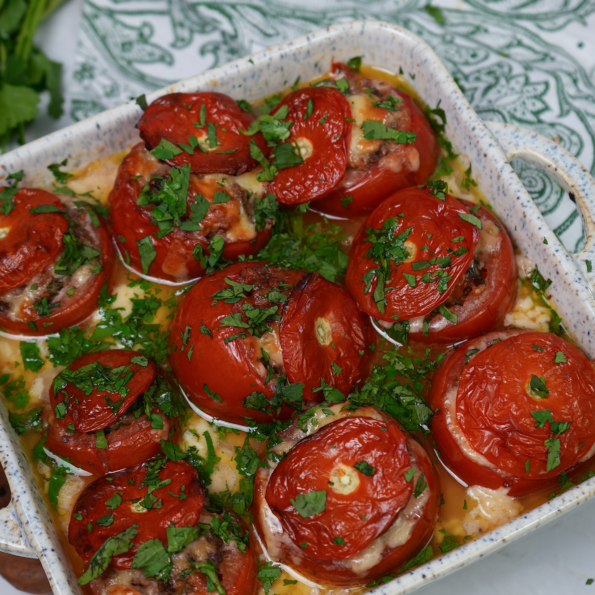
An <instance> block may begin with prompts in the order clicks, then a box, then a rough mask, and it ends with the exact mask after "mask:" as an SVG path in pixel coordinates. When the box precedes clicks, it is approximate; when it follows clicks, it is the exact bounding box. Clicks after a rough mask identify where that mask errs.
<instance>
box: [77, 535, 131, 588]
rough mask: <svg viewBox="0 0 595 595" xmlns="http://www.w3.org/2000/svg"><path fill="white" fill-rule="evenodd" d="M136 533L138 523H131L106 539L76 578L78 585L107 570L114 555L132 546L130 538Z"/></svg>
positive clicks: (93, 578)
mask: <svg viewBox="0 0 595 595" xmlns="http://www.w3.org/2000/svg"><path fill="white" fill-rule="evenodd" d="M137 535H138V525H132V527H129V528H128V529H125V530H124V531H122V532H121V533H118V534H117V535H114V536H113V537H110V538H109V539H107V540H106V541H105V542H104V544H103V545H102V546H101V547H100V548H99V549H98V550H97V551H96V552H95V554H94V555H93V557H92V558H91V561H90V562H89V567H88V568H87V570H86V571H85V573H84V574H83V575H82V576H81V578H79V580H78V583H79V585H87V584H88V583H90V582H91V581H94V580H95V579H96V578H97V577H99V576H101V575H102V574H103V573H104V572H105V571H106V570H107V567H108V566H109V565H110V563H111V561H112V558H113V557H114V556H118V555H119V554H124V553H126V552H127V551H129V550H130V549H131V548H132V545H133V544H132V540H133V539H134V538H135V537H136V536H137Z"/></svg>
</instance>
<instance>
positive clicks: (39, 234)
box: [0, 188, 114, 335]
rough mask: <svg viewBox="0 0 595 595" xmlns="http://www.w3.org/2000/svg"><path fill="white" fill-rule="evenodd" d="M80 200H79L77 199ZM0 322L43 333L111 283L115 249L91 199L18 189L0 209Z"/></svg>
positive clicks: (83, 308)
mask: <svg viewBox="0 0 595 595" xmlns="http://www.w3.org/2000/svg"><path fill="white" fill-rule="evenodd" d="M79 204H80V203H79ZM0 229H2V235H1V239H0V328H1V329H2V330H4V331H7V332H9V333H18V334H21V335H46V334H48V333H55V332H58V331H59V330H60V329H62V328H64V327H66V326H72V325H74V324H78V323H79V322H82V321H83V320H85V318H87V317H88V316H89V315H90V314H91V313H92V312H93V311H95V310H96V309H97V299H98V297H99V292H100V291H101V288H102V287H103V286H104V285H105V284H106V283H107V284H108V288H110V289H111V282H112V276H113V270H114V250H113V246H112V243H111V241H110V237H109V235H108V233H107V230H106V228H105V225H104V224H103V223H102V221H101V219H100V218H99V217H98V216H97V214H96V213H95V212H93V211H92V210H91V205H90V204H89V205H88V208H87V207H86V206H75V205H74V204H72V203H71V199H70V198H69V197H66V196H62V195H61V196H60V197H59V196H57V195H54V194H50V193H49V192H46V191H45V190H37V189H28V188H27V189H22V190H19V191H18V192H17V193H16V194H15V196H14V198H13V202H12V205H11V208H10V210H9V213H8V215H6V214H0Z"/></svg>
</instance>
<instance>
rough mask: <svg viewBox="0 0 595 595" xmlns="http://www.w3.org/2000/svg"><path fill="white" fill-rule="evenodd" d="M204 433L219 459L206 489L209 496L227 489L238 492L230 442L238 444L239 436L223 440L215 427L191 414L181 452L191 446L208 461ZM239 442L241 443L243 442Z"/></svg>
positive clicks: (229, 436)
mask: <svg viewBox="0 0 595 595" xmlns="http://www.w3.org/2000/svg"><path fill="white" fill-rule="evenodd" d="M205 432H208V434H209V436H210V437H211V442H212V443H213V449H214V451H215V456H217V457H219V458H220V459H221V460H220V461H219V462H218V463H217V464H216V465H215V467H214V470H213V474H212V476H211V484H210V485H209V486H208V487H207V491H208V492H209V493H211V494H215V493H218V492H225V491H227V489H229V491H230V492H231V493H234V492H236V491H238V489H239V477H238V473H237V471H236V465H235V462H234V461H233V458H234V455H235V448H234V446H236V445H235V444H233V443H232V442H231V440H232V439H233V438H235V440H234V442H238V441H239V438H240V437H239V436H236V435H235V434H233V433H230V434H227V436H226V438H225V439H223V438H221V435H220V434H219V432H218V431H217V429H216V427H214V426H212V425H210V424H209V422H207V421H206V420H205V419H203V418H202V417H200V416H199V415H197V414H196V413H193V414H192V417H191V418H190V419H189V420H188V423H187V425H186V431H185V432H184V434H183V436H182V440H181V444H180V447H181V448H182V450H184V451H186V450H188V448H190V447H191V446H194V447H196V449H197V451H198V454H199V455H200V456H201V457H202V458H203V459H208V457H209V449H208V446H207V441H206V438H205ZM241 442H243V440H242V441H241ZM241 442H240V443H241Z"/></svg>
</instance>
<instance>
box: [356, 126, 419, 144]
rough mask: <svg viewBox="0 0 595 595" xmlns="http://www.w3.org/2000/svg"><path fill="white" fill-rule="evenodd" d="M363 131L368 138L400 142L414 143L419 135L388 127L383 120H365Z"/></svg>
mask: <svg viewBox="0 0 595 595" xmlns="http://www.w3.org/2000/svg"><path fill="white" fill-rule="evenodd" d="M362 132H363V134H364V138H365V139H366V140H392V141H395V142H397V143H399V144H409V145H410V144H412V143H413V142H414V141H415V139H416V138H417V135H416V134H415V132H404V131H403V130H395V129H394V128H388V127H387V126H386V125H385V124H383V123H382V122H376V121H374V120H365V121H364V122H363V124H362Z"/></svg>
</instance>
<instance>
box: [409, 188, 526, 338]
mask: <svg viewBox="0 0 595 595" xmlns="http://www.w3.org/2000/svg"><path fill="white" fill-rule="evenodd" d="M458 200H459V202H461V203H463V204H464V205H465V206H466V207H469V208H471V207H473V206H474V205H473V203H471V202H469V201H466V200H462V199H458ZM475 216H476V217H477V218H479V219H480V220H481V222H482V225H483V227H484V229H485V228H486V225H488V224H489V223H493V224H495V225H497V226H498V227H499V228H500V230H501V232H500V235H501V242H500V249H499V251H498V254H497V255H491V256H490V258H489V259H488V261H487V262H486V263H485V265H484V268H485V269H487V276H486V279H485V280H486V290H485V291H484V292H482V293H481V294H479V295H475V294H473V293H471V294H470V295H469V296H468V297H467V299H466V301H465V303H464V304H463V306H461V307H459V306H454V307H452V308H449V309H450V310H451V311H452V312H454V313H455V314H456V315H457V317H458V322H457V323H456V324H452V323H451V322H447V324H446V326H444V327H442V328H439V329H438V330H436V328H435V327H434V325H432V324H430V328H429V331H428V336H426V335H424V334H423V332H410V333H409V339H410V340H411V341H416V342H419V343H432V344H439V345H452V344H453V343H456V342H457V341H462V340H465V339H471V338H472V337H477V336H478V335H481V334H483V333H487V332H489V331H491V330H492V329H494V328H496V327H497V326H498V325H500V324H502V322H503V321H504V318H505V316H506V314H507V313H508V312H509V310H510V308H511V307H512V306H513V304H514V300H515V298H516V291H517V264H516V258H515V255H514V249H513V247H512V242H511V240H510V236H509V235H508V233H507V232H506V230H505V229H504V227H503V226H502V224H501V223H500V221H498V219H497V218H496V217H495V216H494V215H492V213H490V211H488V209H485V208H484V207H480V209H479V210H478V211H477V212H476V213H475Z"/></svg>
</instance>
